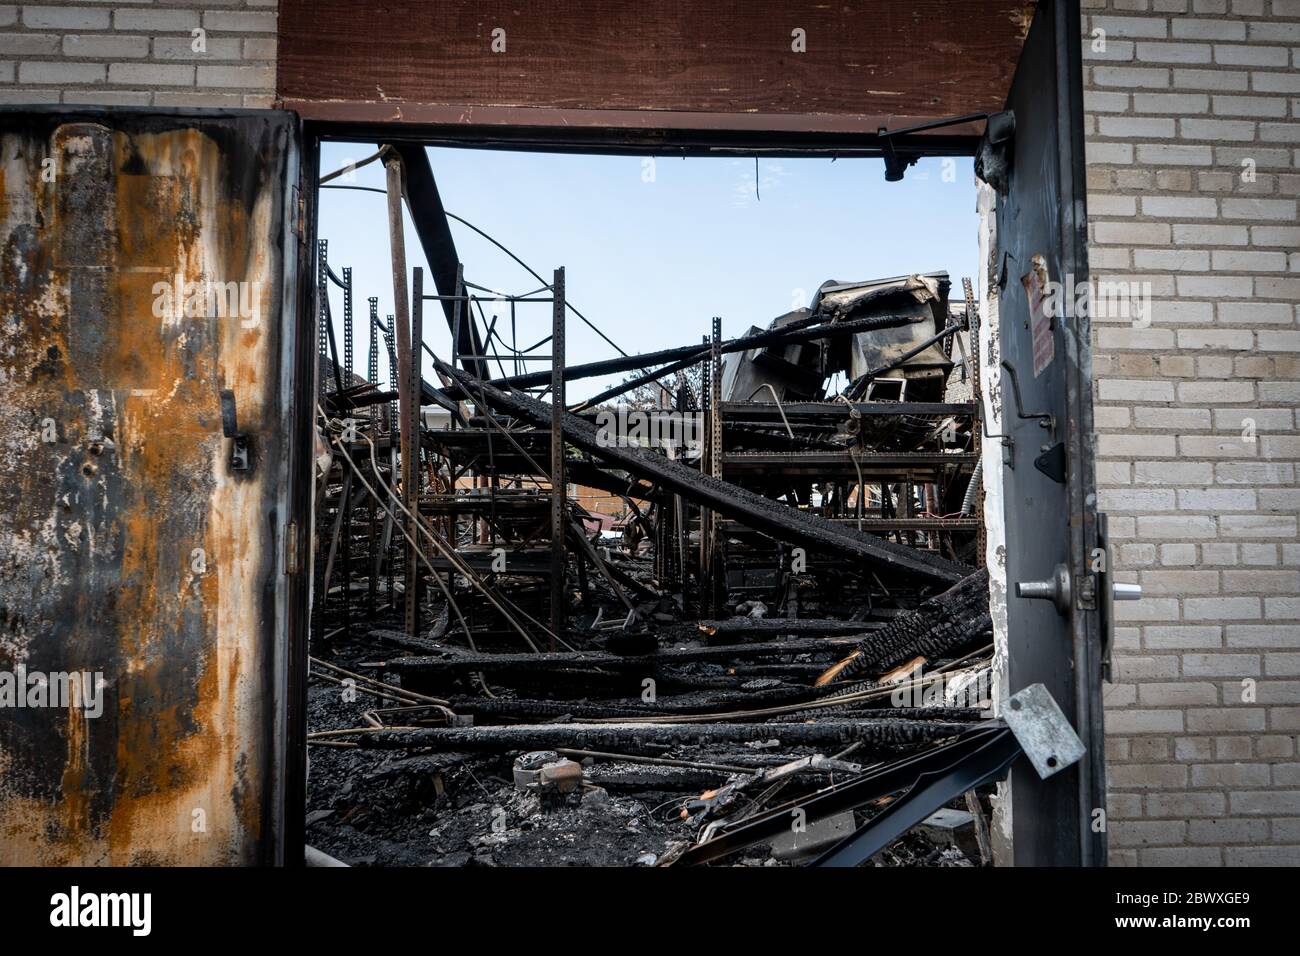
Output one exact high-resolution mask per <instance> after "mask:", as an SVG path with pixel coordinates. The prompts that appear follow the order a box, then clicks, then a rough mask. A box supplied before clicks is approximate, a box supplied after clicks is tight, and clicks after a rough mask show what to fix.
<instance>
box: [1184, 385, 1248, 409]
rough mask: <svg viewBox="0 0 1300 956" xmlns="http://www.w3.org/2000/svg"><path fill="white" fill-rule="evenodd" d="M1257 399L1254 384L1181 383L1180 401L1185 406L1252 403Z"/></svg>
mask: <svg viewBox="0 0 1300 956" xmlns="http://www.w3.org/2000/svg"><path fill="white" fill-rule="evenodd" d="M1254 398H1255V385H1254V383H1253V382H1179V383H1178V400H1179V401H1180V402H1183V403H1185V404H1194V405H1195V404H1222V403H1230V402H1250V401H1254Z"/></svg>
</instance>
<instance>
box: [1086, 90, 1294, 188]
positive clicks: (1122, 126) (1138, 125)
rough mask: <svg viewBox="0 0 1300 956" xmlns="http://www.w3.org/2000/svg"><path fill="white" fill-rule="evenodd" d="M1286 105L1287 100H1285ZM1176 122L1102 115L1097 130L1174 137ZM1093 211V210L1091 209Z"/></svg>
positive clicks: (1122, 136) (1136, 136)
mask: <svg viewBox="0 0 1300 956" xmlns="http://www.w3.org/2000/svg"><path fill="white" fill-rule="evenodd" d="M1283 103H1284V105H1285V101H1283ZM1175 125H1176V124H1175V123H1174V121H1173V120H1171V119H1143V118H1142V117H1136V116H1102V117H1100V118H1099V119H1098V121H1097V131H1098V132H1099V133H1100V134H1101V135H1102V136H1115V137H1118V138H1120V139H1125V138H1128V139H1142V138H1148V137H1149V138H1163V137H1170V138H1172V137H1173V135H1174V131H1175ZM1090 211H1091V210H1090Z"/></svg>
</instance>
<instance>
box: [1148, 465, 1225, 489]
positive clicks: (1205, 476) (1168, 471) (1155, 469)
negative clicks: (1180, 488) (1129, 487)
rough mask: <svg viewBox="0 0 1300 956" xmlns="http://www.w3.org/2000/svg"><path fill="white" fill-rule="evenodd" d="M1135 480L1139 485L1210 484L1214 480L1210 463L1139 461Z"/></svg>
mask: <svg viewBox="0 0 1300 956" xmlns="http://www.w3.org/2000/svg"><path fill="white" fill-rule="evenodd" d="M1134 467H1135V469H1136V470H1135V473H1134V478H1135V481H1136V483H1137V484H1139V485H1184V484H1208V483H1209V482H1211V481H1213V480H1214V466H1213V465H1212V464H1210V463H1209V462H1173V461H1139V462H1135V464H1134Z"/></svg>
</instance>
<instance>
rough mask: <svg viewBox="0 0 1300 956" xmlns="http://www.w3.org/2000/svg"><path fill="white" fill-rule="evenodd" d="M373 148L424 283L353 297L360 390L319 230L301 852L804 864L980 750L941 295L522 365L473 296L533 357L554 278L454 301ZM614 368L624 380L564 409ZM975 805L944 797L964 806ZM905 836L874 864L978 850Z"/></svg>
mask: <svg viewBox="0 0 1300 956" xmlns="http://www.w3.org/2000/svg"><path fill="white" fill-rule="evenodd" d="M381 152H382V153H383V156H384V161H385V163H386V164H387V165H388V167H389V172H390V190H391V197H392V204H390V208H400V207H399V206H397V205H394V204H396V203H397V201H398V200H399V199H400V201H401V202H404V203H406V204H407V206H408V208H409V209H410V210H411V213H412V216H413V218H414V219H415V221H416V225H417V230H416V232H417V235H418V236H419V238H420V241H421V243H422V245H423V246H424V252H425V258H426V260H427V261H428V262H429V263H430V266H431V270H432V277H433V283H432V284H433V286H434V287H436V290H437V295H436V296H435V295H432V294H430V293H428V292H426V291H425V278H424V275H423V273H422V271H421V270H419V269H416V270H412V273H411V275H410V276H409V279H410V282H409V289H410V293H409V294H410V307H409V317H408V318H407V319H405V321H407V322H409V327H408V329H407V330H406V332H405V333H403V331H402V323H403V321H404V320H403V318H402V317H401V316H398V317H393V316H389V317H388V319H387V321H382V320H381V319H380V317H379V316H378V314H377V308H376V305H375V303H376V300H375V299H371V300H370V309H369V316H368V317H367V318H366V319H363V320H362V322H363V324H362V325H361V334H362V336H363V337H364V341H365V343H366V345H367V347H368V351H367V352H366V353H365V356H364V358H365V360H366V363H365V364H366V367H367V369H368V374H367V375H366V376H364V377H362V376H359V375H357V374H356V373H355V371H354V369H355V367H356V366H355V364H354V361H355V351H356V346H357V342H356V337H357V328H356V325H357V321H358V316H357V315H356V314H354V311H353V308H352V303H353V301H354V290H353V289H352V287H351V273H350V272H349V271H348V270H343V277H342V278H339V277H338V276H337V275H336V274H335V273H334V270H333V269H332V268H331V267H330V266H329V264H328V262H327V254H328V253H327V248H326V247H325V246H324V245H322V248H321V250H320V256H319V258H320V261H321V271H320V288H319V289H318V298H319V299H320V300H321V301H322V302H323V303H326V304H325V305H323V306H322V322H323V327H329V323H330V319H331V316H330V315H329V312H328V306H327V299H328V296H327V293H328V291H329V287H330V286H331V285H335V286H339V287H342V288H343V289H344V292H345V295H344V301H345V305H346V308H345V312H344V315H343V316H342V321H343V336H342V339H343V344H342V348H341V349H340V348H339V345H338V343H337V342H335V341H334V337H333V336H332V335H329V336H323V337H322V341H321V352H322V374H321V376H320V380H321V381H320V384H321V389H320V395H319V428H320V434H321V436H322V445H323V447H325V448H328V452H329V453H328V455H323V456H322V458H321V468H320V471H319V475H318V486H317V502H318V507H317V515H318V520H317V535H316V540H317V549H318V551H317V555H316V568H317V585H316V594H317V600H316V602H315V606H314V611H313V636H312V642H313V654H314V657H313V667H312V686H311V688H310V691H309V723H310V730H311V733H310V743H311V745H312V747H311V771H310V775H309V791H310V792H309V800H310V811H311V812H310V815H309V817H308V820H309V826H308V837H309V840H310V842H311V843H312V845H313V846H314V847H316V848H318V849H319V850H320V851H321V852H323V853H326V854H328V855H330V856H333V857H336V858H338V859H340V860H342V861H344V862H345V863H350V864H353V865H357V864H386V863H407V864H410V863H416V864H423V865H452V866H475V865H483V866H497V865H521V864H531V865H549V864H588V865H624V866H632V865H641V866H680V865H688V864H700V863H715V864H716V863H721V862H726V863H732V864H737V865H791V864H800V865H802V864H803V863H805V862H806V861H808V860H809V859H811V858H814V857H819V856H820V855H822V854H833V853H834V852H835V851H836V848H837V847H841V846H846V845H848V844H849V843H851V842H853V841H854V840H855V839H858V838H859V837H861V835H862V834H863V832H864V831H869V830H871V829H872V827H874V826H875V822H874V821H877V820H880V821H884V820H887V819H888V820H890V824H889V825H890V826H892V827H894V828H895V829H897V827H898V826H901V824H900V823H898V822H896V820H897V819H899V818H906V820H910V819H912V817H911V816H910V815H909V814H910V813H911V812H912V810H911V808H904V804H908V803H915V802H917V801H914V800H910V799H909V797H908V795H907V790H908V788H909V787H911V786H912V785H913V783H915V782H916V780H917V779H919V778H918V777H917V774H919V773H921V772H922V768H924V767H927V766H930V765H931V764H930V763H929V762H931V761H942V760H944V759H948V755H950V754H957V755H967V756H969V755H970V754H973V753H976V752H985V751H987V750H988V749H989V748H994V749H996V747H999V746H1002V743H1001V742H1002V741H1003V739H1004V737H1003V736H1000V735H1003V734H1005V730H1004V729H1001V727H1000V725H999V724H998V723H997V722H992V721H989V720H988V719H987V718H988V713H989V711H988V701H987V699H985V697H984V696H982V694H983V688H984V687H985V686H986V684H987V681H986V678H987V674H988V666H989V661H990V657H991V647H990V644H991V638H990V636H989V634H990V630H991V623H990V619H989V615H988V575H987V572H986V571H984V570H982V568H981V567H980V565H981V564H982V555H983V543H982V519H981V514H980V509H981V501H980V496H979V488H978V477H977V475H976V474H975V468H976V462H977V461H978V458H979V449H980V436H981V429H980V424H979V421H978V417H977V414H976V404H975V403H974V402H972V401H971V400H970V399H971V397H972V395H973V391H972V389H973V386H974V384H975V383H974V381H973V380H974V369H973V368H969V367H968V364H967V361H966V351H965V349H964V346H963V348H962V350H961V353H960V354H961V360H960V361H958V360H957V359H955V358H954V355H953V348H954V342H955V341H956V340H957V339H958V336H960V335H963V334H965V332H966V331H968V330H969V328H970V327H971V324H972V321H973V320H974V318H975V317H974V315H973V309H974V305H973V300H972V298H971V297H969V296H968V297H967V300H966V306H965V309H964V310H963V309H961V308H956V309H953V308H950V306H949V304H948V298H947V293H948V287H949V281H948V277H947V276H946V275H945V274H943V273H929V274H924V275H920V274H918V275H913V276H904V277H899V278H895V279H886V280H878V281H873V282H858V283H844V282H828V283H825V284H824V285H823V286H822V287H821V288H820V289H819V290H818V292H817V294H816V296H815V297H814V299H813V301H812V302H811V303H810V304H809V306H808V307H807V308H804V309H799V310H796V311H795V312H791V313H788V314H786V315H783V316H780V317H778V318H777V319H775V320H773V321H772V322H771V323H770V324H769V325H768V326H767V327H765V328H763V327H758V326H754V327H751V328H750V329H749V330H748V331H747V332H746V333H745V334H744V335H742V336H740V337H738V338H735V339H731V340H726V339H723V337H722V335H721V326H720V323H718V322H717V321H716V320H715V322H714V323H713V328H712V335H711V336H708V337H706V339H705V340H704V342H703V343H702V344H698V345H687V346H681V347H677V348H667V349H661V350H659V351H656V352H651V353H646V354H644V355H639V356H637V355H626V354H623V355H620V356H618V357H616V358H612V359H608V360H602V361H601V362H595V363H588V364H587V365H585V366H572V367H565V366H564V364H563V363H562V361H557V360H555V359H548V360H547V361H548V362H549V364H550V368H549V369H547V370H546V371H536V370H532V369H529V368H527V367H526V366H525V361H526V360H528V359H530V358H532V357H534V356H532V355H531V352H532V348H528V347H521V346H520V344H519V342H518V340H517V339H515V335H516V327H515V323H514V322H513V321H512V322H510V323H509V324H510V338H509V339H507V338H505V337H503V332H502V329H503V328H504V325H503V324H502V323H500V322H499V321H498V320H499V318H500V316H499V314H498V315H494V317H489V315H488V313H487V311H485V310H486V309H493V310H497V312H498V313H499V311H500V310H501V309H506V310H510V314H511V315H513V308H514V305H515V304H516V303H517V302H523V301H529V302H536V301H546V302H550V303H551V304H552V312H553V317H552V327H551V329H550V330H548V331H549V332H550V335H549V336H546V335H545V333H542V334H539V335H538V336H537V337H538V338H540V339H542V340H543V341H546V340H548V339H549V340H550V342H551V345H552V351H554V352H555V354H557V355H559V354H562V343H563V334H564V324H565V322H566V320H567V318H568V316H569V315H570V314H574V315H577V316H579V317H580V318H581V320H582V321H584V322H587V323H588V324H591V323H590V321H589V320H588V319H587V318H586V316H584V315H582V313H580V312H578V311H577V309H576V308H575V307H573V305H572V303H570V302H568V301H567V299H566V298H565V295H564V282H563V270H558V271H557V272H556V273H555V275H554V278H553V279H552V280H551V281H549V282H547V281H546V280H541V281H542V282H543V289H542V290H541V291H540V292H532V293H529V294H527V295H524V296H517V297H510V296H504V297H503V296H502V295H501V294H499V293H493V294H492V295H491V296H490V297H488V298H480V297H479V294H478V292H479V291H480V290H479V289H478V287H477V286H475V285H474V284H473V283H472V282H470V281H469V280H468V279H466V278H465V276H464V269H463V267H461V265H460V264H459V261H458V258H457V256H456V253H455V248H454V246H453V245H451V241H450V232H449V230H448V229H447V228H446V217H445V213H444V212H443V210H442V207H441V200H440V198H439V197H438V194H437V186H436V184H435V183H434V181H433V177H432V173H431V172H430V171H429V169H428V166H427V159H425V156H424V153H423V151H422V150H419V149H414V148H407V147H395V148H392V149H391V150H388V151H381ZM530 271H531V270H530ZM533 274H534V275H535V276H537V277H538V279H539V280H540V279H541V277H540V275H538V274H537V273H533ZM396 279H397V275H396V271H395V280H396ZM405 279H406V276H405V273H404V271H403V279H402V282H400V283H399V285H398V289H399V293H400V291H401V288H402V286H404V285H405V284H406V282H405ZM430 303H436V308H437V309H438V311H439V312H441V313H442V314H443V316H444V317H445V319H446V321H447V323H448V327H449V329H450V330H451V333H452V341H453V342H454V343H456V354H455V355H453V356H449V357H447V360H445V361H444V360H443V359H442V358H440V357H439V356H437V355H434V354H433V353H432V351H431V350H430V349H429V348H428V346H427V345H424V344H423V341H422V335H421V329H422V328H423V326H422V323H423V321H424V318H425V313H426V312H427V311H428V309H429V308H430V307H431V306H430ZM399 311H401V310H399ZM593 327H594V326H593ZM331 331H332V328H331ZM539 344H540V343H539ZM533 348H535V347H533ZM381 366H382V367H384V368H385V375H384V376H381V375H380V369H381ZM341 369H342V370H345V371H341ZM492 372H495V373H496V374H495V376H493V375H492ZM611 372H613V373H634V374H633V375H632V376H631V377H630V378H629V379H628V380H627V381H625V382H624V383H623V385H622V386H619V387H617V388H611V389H606V390H605V391H604V392H603V393H602V394H600V395H597V396H596V397H595V398H593V399H589V400H587V401H586V402H579V403H576V404H574V403H570V402H567V401H566V400H565V398H564V385H565V383H566V382H576V381H580V380H582V379H583V378H587V377H592V376H597V375H608V374H610V373H611ZM835 373H841V374H842V375H843V376H844V378H845V380H846V381H848V383H849V384H848V386H847V387H846V388H845V389H844V390H843V391H841V392H838V393H835V394H830V393H828V392H827V383H828V382H829V381H831V380H832V376H833V375H835ZM426 374H428V375H429V378H428V379H426V378H425V375H426ZM384 378H386V379H387V380H388V381H389V382H390V383H391V384H390V385H389V386H388V387H385V386H382V385H381V384H380V383H381V380H382V379H384ZM548 392H549V395H547V394H546V393H548ZM647 396H648V397H647ZM611 402H617V403H621V404H610V403H611ZM557 476H559V477H557ZM553 477H555V478H556V480H555V481H553V480H552V478H553ZM955 688H959V689H961V690H962V691H963V693H956V692H955V691H954V689H955ZM981 748H983V750H981ZM998 752H999V753H1000V752H1001V751H998ZM981 779H984V778H981ZM981 786H983V784H981ZM976 790H977V788H974V787H973V788H971V792H970V793H968V794H964V793H961V792H958V793H956V794H955V795H953V796H951V797H945V798H944V799H945V801H946V802H951V804H952V807H953V809H954V810H955V811H960V812H962V813H967V814H968V816H969V813H970V807H971V806H972V805H974V806H978V805H979V801H980V799H982V798H981V796H980V794H979V793H977V792H976ZM894 807H899V808H904V809H906V810H907V813H899V812H895V810H894V809H891V808H894ZM933 809H936V808H931V810H930V811H927V814H928V813H929V812H931V811H932V810H933ZM792 815H793V817H796V818H798V820H799V824H798V826H796V827H794V828H793V829H792V828H791V824H790V819H791V818H792ZM916 819H918V820H919V819H920V818H919V817H917V818H916ZM979 823H980V824H982V823H983V818H982V815H981V816H980V819H979ZM971 826H972V828H973V827H974V826H975V822H974V819H973V818H972V820H971ZM933 829H934V827H933V825H931V830H933ZM890 832H893V831H892V830H891V831H890ZM903 833H906V828H904V829H903V830H901V831H899V836H901V839H900V840H898V842H896V843H894V844H893V845H891V846H889V848H888V849H887V850H885V851H883V852H881V853H879V854H878V855H875V856H873V857H872V859H873V861H874V862H877V863H880V862H889V863H908V864H912V863H919V864H927V865H931V864H932V865H981V863H982V862H986V854H985V853H984V852H983V851H982V849H981V848H980V847H979V846H975V849H974V851H973V852H972V850H971V847H972V846H973V844H971V843H970V842H969V841H966V840H964V839H963V840H962V841H960V842H959V843H958V844H957V845H945V843H944V840H943V839H936V835H935V833H930V834H929V836H926V835H925V834H924V833H922V832H921V831H919V830H918V831H913V832H911V833H908V834H907V835H906V836H903V835H902V834H903ZM940 836H942V835H940ZM945 839H946V838H945ZM949 842H951V841H949ZM858 845H859V846H860V845H861V844H858Z"/></svg>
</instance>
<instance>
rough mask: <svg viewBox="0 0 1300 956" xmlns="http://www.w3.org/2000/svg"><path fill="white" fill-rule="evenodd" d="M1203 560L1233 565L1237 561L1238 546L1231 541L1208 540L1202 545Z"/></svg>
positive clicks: (1206, 562) (1210, 562)
mask: <svg viewBox="0 0 1300 956" xmlns="http://www.w3.org/2000/svg"><path fill="white" fill-rule="evenodd" d="M1201 562H1202V563H1203V564H1211V565H1228V566H1232V565H1235V564H1236V563H1237V546H1236V545H1235V544H1233V543H1232V542H1230V541H1207V542H1206V543H1205V544H1203V545H1201Z"/></svg>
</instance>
